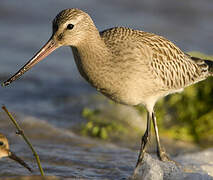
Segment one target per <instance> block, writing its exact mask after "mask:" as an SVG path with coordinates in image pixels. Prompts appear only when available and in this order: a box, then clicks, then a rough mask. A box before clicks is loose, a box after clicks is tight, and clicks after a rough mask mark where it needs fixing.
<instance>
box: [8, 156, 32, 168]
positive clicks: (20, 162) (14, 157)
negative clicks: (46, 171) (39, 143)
mask: <svg viewBox="0 0 213 180" xmlns="http://www.w3.org/2000/svg"><path fill="white" fill-rule="evenodd" d="M8 157H9V158H10V159H13V160H15V161H16V162H18V163H19V164H21V165H22V166H24V167H25V168H27V169H28V170H29V171H30V172H33V171H32V169H31V168H30V167H29V166H28V165H27V164H26V163H25V162H24V161H23V160H22V159H20V158H19V157H18V156H16V155H15V154H14V153H13V152H10V155H9V156H8Z"/></svg>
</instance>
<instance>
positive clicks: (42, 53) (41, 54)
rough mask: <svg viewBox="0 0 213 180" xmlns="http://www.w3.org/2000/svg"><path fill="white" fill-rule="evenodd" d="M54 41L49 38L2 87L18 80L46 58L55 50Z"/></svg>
mask: <svg viewBox="0 0 213 180" xmlns="http://www.w3.org/2000/svg"><path fill="white" fill-rule="evenodd" d="M57 48H58V46H57V45H56V43H55V41H54V40H53V39H52V38H50V40H49V41H48V42H47V43H46V44H45V45H44V46H43V47H42V48H41V49H40V50H39V51H38V52H37V53H36V55H35V56H33V57H32V59H30V60H29V61H28V62H27V63H26V64H25V65H24V66H23V67H22V68H21V69H20V70H19V71H18V72H17V73H15V74H14V75H13V76H12V77H11V78H9V79H8V80H7V81H5V82H4V83H2V86H7V85H9V84H10V83H12V82H13V81H15V80H16V79H18V78H19V77H20V76H21V75H23V74H24V73H25V72H27V71H28V70H29V69H31V68H32V67H33V66H34V65H35V64H37V63H38V62H39V61H41V60H42V59H44V58H45V57H46V56H48V55H49V54H50V53H51V52H53V51H54V50H55V49H57Z"/></svg>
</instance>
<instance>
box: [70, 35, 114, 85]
mask: <svg viewBox="0 0 213 180" xmlns="http://www.w3.org/2000/svg"><path fill="white" fill-rule="evenodd" d="M72 51H73V54H74V59H75V62H76V65H77V67H78V70H79V72H80V74H81V75H82V76H83V77H84V78H85V79H86V80H87V81H89V82H90V83H92V85H94V86H96V87H98V86H99V85H98V84H99V79H101V78H102V77H101V76H102V75H103V74H104V73H103V72H104V71H106V69H107V67H108V63H109V57H110V51H109V49H108V48H107V47H106V45H105V43H104V41H103V40H102V39H101V37H100V35H99V32H97V33H95V34H92V35H89V36H88V38H87V39H86V40H85V41H84V42H82V43H81V44H80V45H79V46H77V47H72Z"/></svg>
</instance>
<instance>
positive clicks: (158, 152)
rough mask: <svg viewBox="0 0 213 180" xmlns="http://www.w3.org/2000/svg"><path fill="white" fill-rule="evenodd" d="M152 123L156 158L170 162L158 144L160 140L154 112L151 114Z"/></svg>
mask: <svg viewBox="0 0 213 180" xmlns="http://www.w3.org/2000/svg"><path fill="white" fill-rule="evenodd" d="M152 122H153V125H154V129H155V137H156V142H157V156H158V158H159V159H160V160H161V161H171V160H170V159H169V157H168V155H167V154H166V152H165V150H164V148H163V147H162V146H161V144H160V138H159V134H158V126H157V121H156V117H155V114H154V112H153V113H152Z"/></svg>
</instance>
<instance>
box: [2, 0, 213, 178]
mask: <svg viewBox="0 0 213 180" xmlns="http://www.w3.org/2000/svg"><path fill="white" fill-rule="evenodd" d="M73 7H77V8H80V9H83V10H85V11H87V12H88V13H89V14H90V15H91V16H92V18H93V19H94V21H95V23H96V25H97V27H98V28H99V29H100V30H103V29H106V28H110V27H112V26H128V27H131V28H136V29H142V30H144V31H150V32H154V33H157V34H159V35H163V36H165V37H167V38H168V39H170V40H172V41H173V42H175V43H176V44H177V45H178V46H179V47H181V48H182V49H183V50H185V51H194V50H196V51H201V52H204V53H207V54H212V53H213V46H212V39H213V34H212V30H213V23H212V19H213V11H212V9H213V1H210V0H202V1H201V0H200V1H194V0H188V1H187V2H185V1H184V2H183V1H170V0H162V1H157V0H149V1H146V2H142V1H140V0H135V1H131V2H130V1H128V0H117V1H112V0H103V1H97V0H90V1H88V2H83V1H80V2H79V1H77V0H69V1H66V0H60V1H56V0H46V1H41V0H40V1H28V0H20V1H8V0H1V2H0V19H1V28H0V40H1V44H0V54H1V66H0V79H1V82H2V81H3V80H6V79H7V78H8V77H9V76H10V75H11V74H13V73H14V72H15V71H17V70H18V69H19V68H20V67H21V66H22V65H23V64H24V63H25V62H26V61H27V60H28V59H29V58H31V57H32V55H33V54H34V53H35V52H36V51H37V50H38V49H39V48H40V47H41V46H42V45H43V44H44V43H45V42H46V40H48V39H49V36H50V35H51V21H52V19H53V18H54V17H55V15H56V14H57V13H58V12H59V11H61V10H62V9H64V8H73ZM95 93H96V92H95V90H94V89H92V88H91V87H90V86H89V85H88V84H87V83H86V82H85V81H84V80H83V79H82V78H81V77H80V75H79V73H78V72H77V68H76V66H75V64H74V61H73V57H72V53H71V51H70V48H68V47H64V48H60V49H59V50H57V51H56V52H54V53H53V54H52V55H50V56H49V57H47V58H46V59H45V60H44V61H42V62H41V63H39V64H38V65H36V67H34V68H33V69H32V70H30V71H29V72H28V73H26V74H25V75H24V76H23V77H22V78H21V79H20V80H18V81H16V82H14V83H13V84H11V85H10V86H9V87H6V88H0V103H1V104H5V105H6V106H7V107H8V109H9V110H10V111H12V112H15V113H16V115H17V116H18V119H19V120H20V121H21V122H22V125H23V127H24V129H25V131H26V133H27V135H28V136H29V137H30V139H31V141H32V142H33V144H34V145H35V147H36V149H37V150H38V152H39V154H40V156H41V161H42V164H43V166H44V170H45V172H46V173H47V174H49V175H58V176H63V177H82V178H86V179H89V178H90V179H103V178H105V179H121V178H125V177H128V176H129V175H130V174H131V172H132V170H133V168H134V165H135V162H136V157H137V152H135V151H132V150H130V149H128V148H120V147H119V146H116V145H112V144H108V143H103V142H99V141H94V140H91V139H89V138H83V137H80V136H78V135H76V134H74V133H73V131H72V127H73V126H75V125H78V124H80V123H81V122H82V121H83V119H82V117H81V111H82V108H83V107H85V106H88V105H90V106H97V104H96V103H95V102H94V104H93V101H91V100H90V98H88V97H90V96H93V95H94V94H95ZM1 119H2V120H1V121H2V122H1V123H0V132H3V133H4V134H5V135H7V136H8V137H9V139H10V141H11V148H13V149H14V151H15V152H17V154H19V155H20V156H21V157H23V158H24V159H25V160H26V161H27V162H28V163H30V164H33V167H34V168H36V164H35V162H34V161H33V162H32V155H31V154H30V152H29V149H28V148H27V147H26V146H25V145H24V142H23V141H22V139H21V138H19V137H16V136H15V135H14V133H11V132H14V129H13V128H12V126H11V125H10V123H8V122H9V121H8V120H5V118H4V117H2V118H1ZM36 173H38V171H36ZM26 174H28V172H27V171H26V170H25V169H22V168H20V167H19V166H16V164H15V163H13V162H11V161H10V160H8V159H3V160H0V176H1V177H6V176H14V175H26Z"/></svg>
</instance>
